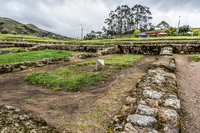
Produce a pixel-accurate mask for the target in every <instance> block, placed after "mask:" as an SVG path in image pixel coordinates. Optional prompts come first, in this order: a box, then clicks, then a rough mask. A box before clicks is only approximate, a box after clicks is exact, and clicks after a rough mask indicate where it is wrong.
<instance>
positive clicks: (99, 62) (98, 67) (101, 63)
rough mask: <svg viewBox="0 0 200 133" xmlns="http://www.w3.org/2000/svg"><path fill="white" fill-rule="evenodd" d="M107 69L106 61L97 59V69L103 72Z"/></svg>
mask: <svg viewBox="0 0 200 133" xmlns="http://www.w3.org/2000/svg"><path fill="white" fill-rule="evenodd" d="M104 67H105V65H104V60H100V59H97V60H96V69H97V70H101V69H103V68H104Z"/></svg>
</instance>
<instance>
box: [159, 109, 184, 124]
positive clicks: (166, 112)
mask: <svg viewBox="0 0 200 133" xmlns="http://www.w3.org/2000/svg"><path fill="white" fill-rule="evenodd" d="M158 117H159V119H160V120H161V121H162V122H166V123H170V124H172V125H173V124H177V125H178V124H179V121H180V116H179V114H178V113H177V112H176V111H175V110H173V109H168V108H164V107H162V108H160V109H159V110H158Z"/></svg>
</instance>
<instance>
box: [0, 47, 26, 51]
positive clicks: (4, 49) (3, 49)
mask: <svg viewBox="0 0 200 133" xmlns="http://www.w3.org/2000/svg"><path fill="white" fill-rule="evenodd" d="M12 49H25V48H24V47H10V48H0V50H12Z"/></svg>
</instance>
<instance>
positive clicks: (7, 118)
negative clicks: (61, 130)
mask: <svg viewBox="0 0 200 133" xmlns="http://www.w3.org/2000/svg"><path fill="white" fill-rule="evenodd" d="M0 131H1V133H25V132H27V133H33V132H36V133H58V131H56V129H55V128H54V127H51V126H49V125H47V123H46V121H44V120H42V119H38V118H33V117H30V116H29V115H28V114H25V113H24V112H21V111H20V109H18V108H15V107H13V106H3V105H0Z"/></svg>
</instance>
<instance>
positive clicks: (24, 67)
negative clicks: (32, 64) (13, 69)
mask: <svg viewBox="0 0 200 133" xmlns="http://www.w3.org/2000/svg"><path fill="white" fill-rule="evenodd" d="M20 68H21V69H22V70H25V69H27V68H28V67H27V66H20Z"/></svg>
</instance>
